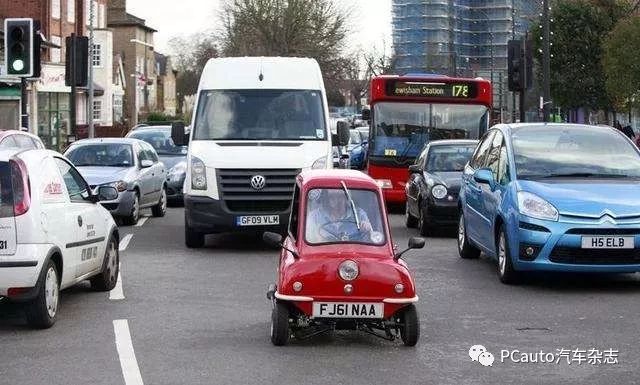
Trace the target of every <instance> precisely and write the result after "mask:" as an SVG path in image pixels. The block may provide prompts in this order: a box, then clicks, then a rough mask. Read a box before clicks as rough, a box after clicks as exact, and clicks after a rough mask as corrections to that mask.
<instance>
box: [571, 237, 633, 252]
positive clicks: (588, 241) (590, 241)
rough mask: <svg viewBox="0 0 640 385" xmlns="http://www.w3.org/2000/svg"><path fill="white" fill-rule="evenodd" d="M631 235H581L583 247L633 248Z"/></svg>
mask: <svg viewBox="0 0 640 385" xmlns="http://www.w3.org/2000/svg"><path fill="white" fill-rule="evenodd" d="M633 247H634V238H633V237H615V236H604V237H582V248H583V249H633Z"/></svg>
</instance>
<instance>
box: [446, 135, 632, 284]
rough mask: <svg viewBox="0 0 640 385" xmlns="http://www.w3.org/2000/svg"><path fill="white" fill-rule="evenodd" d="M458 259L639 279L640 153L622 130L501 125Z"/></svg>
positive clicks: (481, 165)
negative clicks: (484, 259) (482, 257)
mask: <svg viewBox="0 0 640 385" xmlns="http://www.w3.org/2000/svg"><path fill="white" fill-rule="evenodd" d="M459 204H460V220H459V224H458V251H459V253H460V256H461V257H462V258H477V257H478V256H479V255H480V252H484V253H486V254H487V255H488V256H489V257H491V258H493V259H496V260H497V262H498V264H497V265H498V277H499V278H500V280H501V281H502V282H503V283H517V282H518V280H519V279H520V278H521V277H522V274H523V273H524V272H526V271H534V270H538V271H561V272H592V273H631V272H637V271H640V152H639V151H638V148H637V147H636V146H635V145H634V144H633V143H632V142H631V141H630V140H629V139H628V138H627V137H626V136H625V135H624V134H623V133H621V132H619V131H617V130H615V129H612V128H609V127H598V126H586V125H570V124H526V123H522V124H513V125H498V126H496V127H494V128H493V129H491V130H490V131H489V132H488V133H487V134H486V135H484V137H483V138H482V140H481V141H480V143H479V145H478V147H477V148H476V151H475V152H474V155H473V156H472V158H471V160H470V161H469V163H468V164H467V166H466V167H465V170H464V173H463V176H462V187H461V190H460V199H459Z"/></svg>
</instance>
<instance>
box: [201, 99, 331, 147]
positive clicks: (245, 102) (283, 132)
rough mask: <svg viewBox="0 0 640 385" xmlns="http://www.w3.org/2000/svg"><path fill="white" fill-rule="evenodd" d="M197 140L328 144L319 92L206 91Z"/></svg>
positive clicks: (202, 100)
mask: <svg viewBox="0 0 640 385" xmlns="http://www.w3.org/2000/svg"><path fill="white" fill-rule="evenodd" d="M192 135H193V138H194V139H195V140H260V139H270V140H327V133H326V126H325V120H324V108H323V103H322V93H321V92H320V91H316V90H205V91H202V92H201V94H200V99H199V102H198V110H197V113H196V120H195V127H194V130H193V133H192Z"/></svg>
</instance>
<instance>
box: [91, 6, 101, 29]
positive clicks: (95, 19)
mask: <svg viewBox="0 0 640 385" xmlns="http://www.w3.org/2000/svg"><path fill="white" fill-rule="evenodd" d="M91 11H92V12H93V23H92V25H93V28H98V16H99V15H98V2H97V1H96V0H93V1H92V2H91Z"/></svg>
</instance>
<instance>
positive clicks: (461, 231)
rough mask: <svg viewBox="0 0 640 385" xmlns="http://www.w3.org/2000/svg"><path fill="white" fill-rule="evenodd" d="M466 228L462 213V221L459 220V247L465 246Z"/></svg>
mask: <svg viewBox="0 0 640 385" xmlns="http://www.w3.org/2000/svg"><path fill="white" fill-rule="evenodd" d="M465 237H466V235H465V230H464V216H462V215H460V221H459V222H458V248H459V249H460V250H462V248H463V247H464V239H465Z"/></svg>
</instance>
